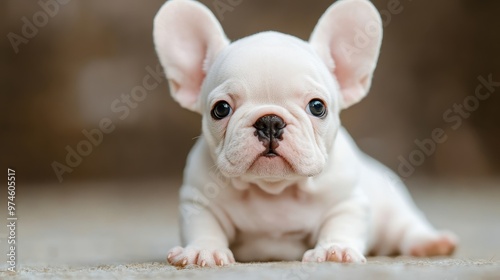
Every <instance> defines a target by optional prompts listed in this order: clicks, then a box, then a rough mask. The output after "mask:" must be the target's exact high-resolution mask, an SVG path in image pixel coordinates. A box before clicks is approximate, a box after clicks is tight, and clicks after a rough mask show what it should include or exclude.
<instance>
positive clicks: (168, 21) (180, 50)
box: [153, 0, 229, 112]
mask: <svg viewBox="0 0 500 280" xmlns="http://www.w3.org/2000/svg"><path fill="white" fill-rule="evenodd" d="M153 37H154V42H155V47H156V52H157V53H158V56H159V58H160V62H161V64H162V66H163V68H164V69H165V72H166V76H167V79H168V83H169V86H170V93H171V94H172V96H173V98H174V99H175V100H176V101H177V102H179V104H180V105H181V106H182V107H184V108H187V109H189V110H192V111H195V112H200V106H199V104H198V98H199V95H200V88H201V84H202V83H203V80H204V78H205V74H206V73H207V71H208V69H209V68H210V66H211V65H212V63H213V62H214V60H215V57H216V56H217V54H218V53H219V52H220V51H221V50H222V49H223V48H224V47H226V46H227V45H228V44H229V41H228V39H227V38H226V36H225V35H224V31H223V30H222V27H221V26H220V24H219V22H218V21H217V19H216V18H215V16H214V15H213V14H212V12H210V10H209V9H208V8H207V7H205V6H203V5H202V4H200V3H198V2H195V1H191V0H171V1H168V2H167V3H165V4H164V5H163V6H162V7H161V8H160V10H159V11H158V13H157V14H156V17H155V19H154V31H153Z"/></svg>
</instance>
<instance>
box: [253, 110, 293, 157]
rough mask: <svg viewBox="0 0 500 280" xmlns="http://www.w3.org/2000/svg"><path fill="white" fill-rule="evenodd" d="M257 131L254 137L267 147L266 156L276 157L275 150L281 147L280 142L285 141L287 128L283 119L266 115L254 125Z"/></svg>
mask: <svg viewBox="0 0 500 280" xmlns="http://www.w3.org/2000/svg"><path fill="white" fill-rule="evenodd" d="M253 126H254V127H255V129H256V131H255V133H254V135H255V136H257V137H258V138H259V141H261V142H262V144H263V145H264V146H265V147H267V148H268V149H267V151H265V154H266V155H276V153H275V151H274V149H276V148H277V147H278V146H279V143H278V141H280V140H283V132H284V130H283V129H284V128H285V126H286V124H285V122H284V121H283V119H282V118H280V117H278V116H276V115H266V116H263V117H261V118H260V119H258V120H257V121H256V122H255V124H254V125H253Z"/></svg>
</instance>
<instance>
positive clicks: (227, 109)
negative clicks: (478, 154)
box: [212, 101, 232, 120]
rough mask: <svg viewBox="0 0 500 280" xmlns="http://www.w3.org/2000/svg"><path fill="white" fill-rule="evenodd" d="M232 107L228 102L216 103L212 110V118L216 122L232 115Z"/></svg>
mask: <svg viewBox="0 0 500 280" xmlns="http://www.w3.org/2000/svg"><path fill="white" fill-rule="evenodd" d="M231 111H232V109H231V106H229V104H228V103H227V102H226V101H219V102H217V103H215V105H214V108H213V109H212V118H214V119H216V120H221V119H223V118H225V117H227V116H229V114H231Z"/></svg>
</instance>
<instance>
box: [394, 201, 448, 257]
mask: <svg viewBox="0 0 500 280" xmlns="http://www.w3.org/2000/svg"><path fill="white" fill-rule="evenodd" d="M415 211H418V210H417V209H415ZM403 212H404V211H403ZM406 219H407V222H406V223H404V225H403V228H402V229H401V231H402V232H403V238H402V240H401V243H400V244H399V251H400V252H401V254H403V255H410V256H415V257H431V256H446V255H451V254H452V253H453V251H454V250H455V247H456V245H457V243H458V238H457V237H456V236H455V235H454V234H453V233H451V232H447V231H438V230H436V229H435V228H433V227H432V226H431V225H430V223H429V222H428V221H427V220H426V218H425V217H424V216H423V214H421V213H419V211H418V212H414V213H408V215H407V216H406Z"/></svg>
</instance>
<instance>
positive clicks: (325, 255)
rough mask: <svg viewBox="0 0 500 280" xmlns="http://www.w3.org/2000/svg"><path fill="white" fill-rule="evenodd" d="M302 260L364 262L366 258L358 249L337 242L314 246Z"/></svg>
mask: <svg viewBox="0 0 500 280" xmlns="http://www.w3.org/2000/svg"><path fill="white" fill-rule="evenodd" d="M302 261H303V262H324V261H327V262H339V263H366V258H365V257H364V256H363V254H361V253H360V252H359V251H358V250H356V249H353V248H351V247H348V246H342V245H338V244H334V245H328V246H319V245H318V246H316V248H314V249H311V250H308V251H307V252H305V253H304V256H303V257H302Z"/></svg>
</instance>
